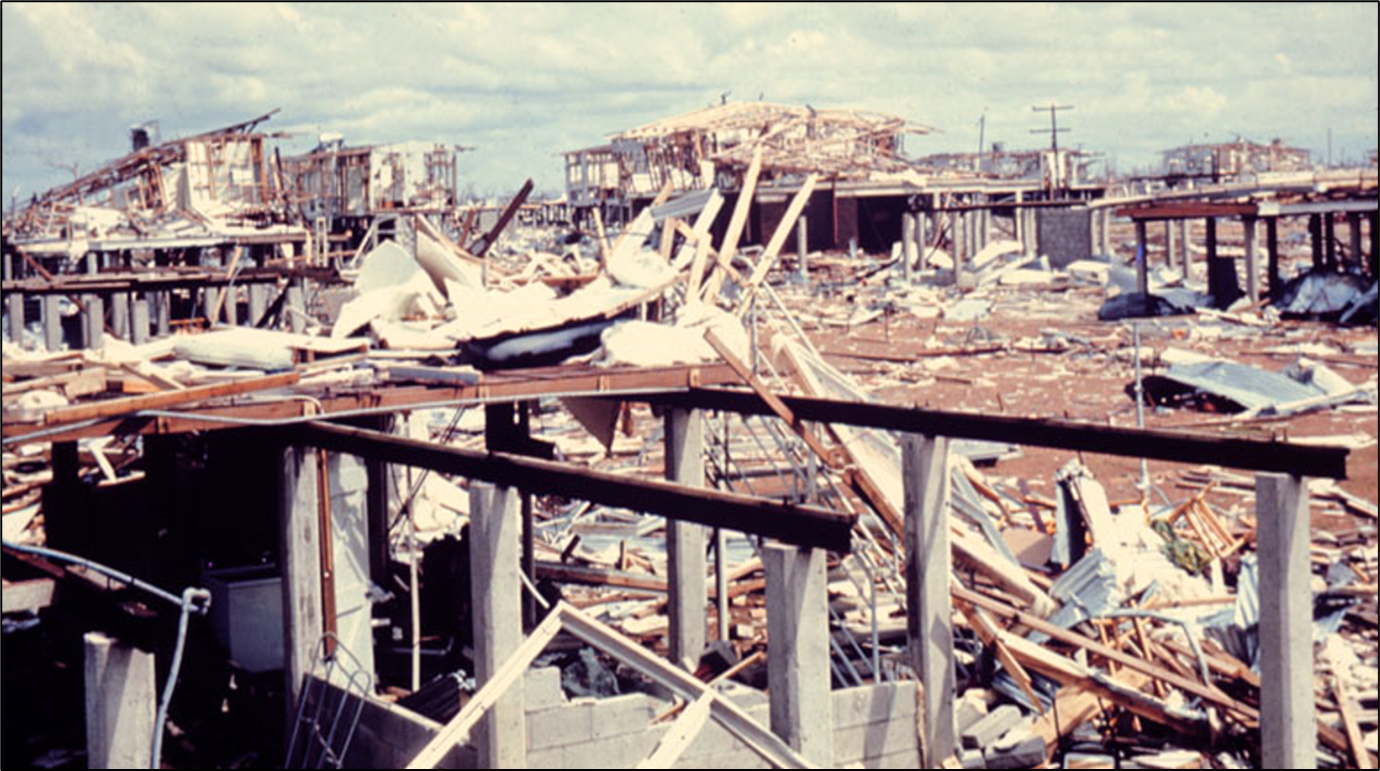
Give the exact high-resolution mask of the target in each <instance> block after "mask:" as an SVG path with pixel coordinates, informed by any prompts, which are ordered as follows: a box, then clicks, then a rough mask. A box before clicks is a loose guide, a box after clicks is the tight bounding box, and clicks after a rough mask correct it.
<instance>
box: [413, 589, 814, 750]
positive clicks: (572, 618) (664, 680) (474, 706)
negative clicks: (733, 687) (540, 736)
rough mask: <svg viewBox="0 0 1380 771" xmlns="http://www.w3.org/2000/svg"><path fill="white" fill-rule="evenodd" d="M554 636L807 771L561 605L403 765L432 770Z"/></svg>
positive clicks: (635, 648)
mask: <svg viewBox="0 0 1380 771" xmlns="http://www.w3.org/2000/svg"><path fill="white" fill-rule="evenodd" d="M560 632H567V633H569V634H572V635H574V636H575V637H578V638H579V639H581V640H583V641H584V642H586V643H588V644H590V645H592V646H594V647H595V648H598V649H599V650H601V651H603V652H604V653H607V654H609V655H611V656H613V657H614V658H616V659H619V660H620V661H622V662H623V663H624V664H627V665H628V666H630V667H632V668H634V669H636V670H637V671H639V672H641V673H642V674H644V675H646V676H647V677H649V678H651V679H652V680H654V681H656V682H658V683H660V684H661V685H663V686H665V687H666V688H667V689H668V690H671V691H673V692H674V693H675V694H676V695H677V696H680V697H681V698H683V699H685V700H686V701H690V702H698V701H699V700H700V699H701V698H706V699H707V700H708V701H709V702H710V705H709V706H710V708H709V714H710V716H711V717H712V718H713V719H714V720H715V721H717V722H718V723H719V724H720V725H722V726H723V727H724V728H725V729H727V730H728V731H729V732H730V733H732V734H733V735H734V736H736V737H738V738H739V739H741V740H742V741H743V743H744V744H746V745H748V747H749V748H750V749H752V750H753V751H755V752H756V753H757V754H758V755H760V756H762V758H763V759H764V760H766V761H767V762H768V763H770V764H771V765H772V766H774V767H776V768H813V767H814V766H812V765H811V764H810V763H809V762H808V761H807V760H805V759H804V758H802V757H800V755H799V754H797V753H796V752H795V751H794V750H792V749H791V748H790V746H789V745H787V744H786V743H785V742H783V741H782V740H781V739H780V738H778V737H777V736H775V735H774V734H772V733H771V732H770V731H768V730H767V729H766V728H764V727H762V726H761V725H760V724H759V723H757V722H756V721H754V720H753V719H752V718H751V717H749V716H748V715H747V713H746V712H744V711H743V709H742V708H741V707H739V706H738V705H736V704H734V703H733V702H731V701H729V700H728V699H726V698H724V697H723V696H721V695H720V694H719V693H718V692H717V691H715V690H713V688H711V687H710V686H708V685H706V684H705V683H702V682H700V681H699V680H698V679H697V678H695V677H694V676H693V675H691V674H690V673H688V672H683V671H681V670H679V669H676V668H675V667H673V666H671V665H670V664H668V663H666V662H664V661H661V660H660V659H658V658H657V657H656V656H654V655H652V654H651V653H649V652H648V651H647V650H645V649H644V648H642V646H640V645H637V644H636V643H633V642H631V641H629V640H628V639H627V638H625V637H623V636H622V635H620V634H619V633H618V632H616V631H615V630H613V629H612V628H610V627H608V626H606V625H604V624H601V623H599V622H598V621H595V620H594V619H593V618H591V617H589V616H588V615H586V614H584V613H582V612H580V611H578V610H576V609H575V608H573V607H571V606H570V605H567V604H566V603H564V602H561V603H559V604H557V605H556V607H555V608H554V609H552V611H551V613H550V614H549V615H547V617H546V618H545V619H544V620H543V621H542V623H541V625H540V626H538V627H537V628H536V629H535V630H534V631H533V632H532V634H531V635H530V636H528V638H527V639H526V640H524V641H523V643H522V644H521V645H520V646H518V649H517V650H516V651H514V652H513V655H512V656H511V657H510V658H509V659H508V660H507V661H506V662H504V663H503V664H502V665H501V666H500V667H499V669H498V671H497V672H496V673H495V674H494V676H493V678H491V679H490V680H489V682H488V683H486V684H485V685H484V687H482V688H480V689H479V692H478V693H476V694H475V695H474V697H473V698H472V699H470V701H469V702H468V703H466V704H465V707H464V709H462V710H460V713H459V714H457V715H456V716H455V717H454V718H452V719H451V721H450V722H449V723H447V724H446V725H445V726H444V727H443V728H442V729H441V730H440V731H439V732H438V733H437V734H436V736H434V737H432V739H431V741H429V742H428V743H427V745H426V746H425V747H423V748H422V750H421V752H419V753H418V754H417V755H416V756H414V757H413V758H412V760H411V761H410V762H409V763H408V764H407V768H435V767H436V765H437V764H438V763H440V762H441V760H442V759H444V758H445V755H446V753H447V752H449V751H450V749H451V747H453V746H455V744H456V743H457V742H459V741H461V740H463V739H464V738H465V737H466V736H468V734H469V731H470V729H471V728H472V727H473V726H474V725H475V724H476V723H477V722H479V719H480V718H481V717H483V715H484V713H485V712H486V711H487V710H488V709H489V708H490V707H492V706H493V704H494V703H496V702H497V701H498V699H499V697H501V696H502V695H503V692H504V691H506V690H507V689H508V688H509V687H511V686H512V685H513V683H515V682H517V679H518V678H519V677H521V676H522V673H523V672H525V671H526V670H527V667H528V666H529V665H530V664H531V663H532V661H533V660H534V659H536V657H537V656H538V655H539V654H540V653H541V652H542V649H544V648H545V647H546V645H547V643H549V642H550V641H551V640H552V639H554V638H555V636H556V635H557V634H558V633H560Z"/></svg>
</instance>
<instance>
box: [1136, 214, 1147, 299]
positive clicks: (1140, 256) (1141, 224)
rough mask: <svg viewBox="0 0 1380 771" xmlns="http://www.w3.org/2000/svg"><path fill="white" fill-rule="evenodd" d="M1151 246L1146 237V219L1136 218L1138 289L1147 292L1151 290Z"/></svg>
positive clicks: (1143, 292)
mask: <svg viewBox="0 0 1380 771" xmlns="http://www.w3.org/2000/svg"><path fill="white" fill-rule="evenodd" d="M1149 248H1150V244H1149V243H1147V239H1146V237H1145V220H1136V291H1137V292H1140V293H1141V294H1145V293H1147V292H1149V291H1150V270H1149V267H1148V264H1149V262H1150V257H1149V255H1148V254H1146V251H1147V250H1148V249H1149Z"/></svg>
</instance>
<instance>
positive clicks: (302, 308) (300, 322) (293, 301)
mask: <svg viewBox="0 0 1380 771" xmlns="http://www.w3.org/2000/svg"><path fill="white" fill-rule="evenodd" d="M287 293H288V295H287V314H288V319H289V322H288V324H289V327H290V328H291V329H292V331H293V332H295V333H297V334H299V335H300V334H302V333H304V332H306V331H307V316H306V313H307V295H306V292H304V291H303V289H302V285H301V283H298V282H294V283H293V284H292V285H291V286H289V287H288V290H287Z"/></svg>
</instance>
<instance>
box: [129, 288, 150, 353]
mask: <svg viewBox="0 0 1380 771" xmlns="http://www.w3.org/2000/svg"><path fill="white" fill-rule="evenodd" d="M129 334H130V342H132V343H134V344H135V345H143V344H144V343H147V342H148V341H149V301H148V300H145V299H143V298H142V297H141V298H139V299H137V300H135V301H134V305H133V306H132V307H131V308H130V330H129Z"/></svg>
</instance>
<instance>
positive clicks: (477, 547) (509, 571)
mask: <svg viewBox="0 0 1380 771" xmlns="http://www.w3.org/2000/svg"><path fill="white" fill-rule="evenodd" d="M520 497H521V493H519V492H518V491H517V490H516V489H514V488H511V487H495V486H494V485H492V484H489V483H487V482H473V483H471V484H470V596H471V602H472V606H473V613H474V657H475V680H476V682H477V683H478V685H479V687H480V688H483V687H484V685H485V684H486V683H488V682H489V680H491V679H492V678H493V677H494V675H495V674H497V672H498V668H499V666H500V665H502V664H503V662H504V661H506V660H507V659H508V657H509V656H510V655H512V653H513V651H515V650H517V648H518V646H519V645H521V644H522V640H523V637H522V602H521V600H522V580H521V578H519V575H518V571H519V567H518V555H519V548H518V546H519V542H520V538H521V522H520V521H519V517H518V503H519V498H520ZM526 721H527V718H526V714H525V713H524V710H523V696H522V683H521V682H520V678H519V682H517V683H514V684H513V685H512V686H511V687H510V688H509V689H508V691H507V692H506V693H505V694H504V695H503V696H502V698H500V699H499V700H498V701H497V702H495V703H494V705H493V707H491V708H490V709H489V711H488V712H487V713H486V714H485V715H484V717H483V718H482V719H481V720H480V721H479V724H478V725H477V726H476V727H475V739H476V741H475V746H476V747H477V748H478V750H479V767H480V768H526V767H527V726H526Z"/></svg>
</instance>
